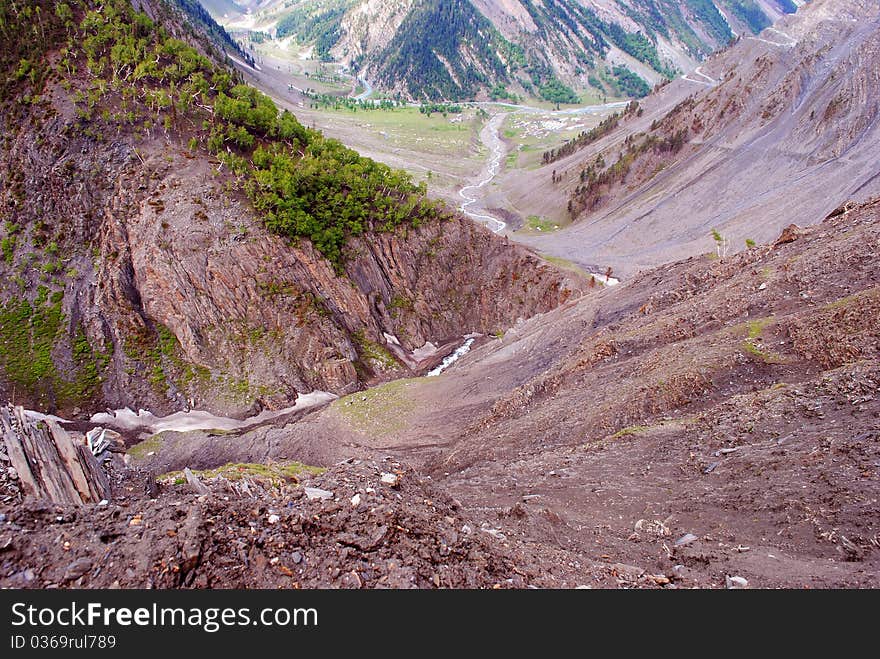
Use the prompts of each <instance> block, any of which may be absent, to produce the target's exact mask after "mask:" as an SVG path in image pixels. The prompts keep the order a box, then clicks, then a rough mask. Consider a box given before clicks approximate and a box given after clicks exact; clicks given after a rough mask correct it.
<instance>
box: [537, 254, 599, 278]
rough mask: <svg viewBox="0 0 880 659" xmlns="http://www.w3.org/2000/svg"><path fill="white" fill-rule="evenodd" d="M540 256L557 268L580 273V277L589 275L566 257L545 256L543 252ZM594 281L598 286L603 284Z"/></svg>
mask: <svg viewBox="0 0 880 659" xmlns="http://www.w3.org/2000/svg"><path fill="white" fill-rule="evenodd" d="M541 258H542V259H544V260H545V261H547V262H548V263H552V264H553V265H555V266H557V267H558V268H562V269H563V270H568V271H569V272H573V273H575V274H577V275H580V276H581V277H584V278H585V279H586V278H587V277H589V276H590V274H589V273H588V272H587V271H586V270H583V269H582V268H581V267H580V266H578V265H576V264H574V263H572V262H571V261H569V260H568V259H563V258H560V257H558V256H547V255H543V254H542V255H541ZM596 283H597V284H599V285H600V286H604V284H602V282H600V281H597V282H596Z"/></svg>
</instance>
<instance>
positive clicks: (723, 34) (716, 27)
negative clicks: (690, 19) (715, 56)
mask: <svg viewBox="0 0 880 659" xmlns="http://www.w3.org/2000/svg"><path fill="white" fill-rule="evenodd" d="M687 7H688V9H690V10H691V12H692V13H693V14H694V16H695V17H696V18H697V20H699V21H700V23H702V24H703V25H705V26H706V28H707V30H708V32H709V35H710V36H711V37H712V38H714V39H715V40H716V41H717V42H719V43H727V42H728V41H730V40H731V39H733V32H731V31H730V26H729V25H728V24H727V21H726V20H725V19H724V16H722V15H721V12H720V11H718V7H717V6H716V5H715V3H714V2H712V0H687Z"/></svg>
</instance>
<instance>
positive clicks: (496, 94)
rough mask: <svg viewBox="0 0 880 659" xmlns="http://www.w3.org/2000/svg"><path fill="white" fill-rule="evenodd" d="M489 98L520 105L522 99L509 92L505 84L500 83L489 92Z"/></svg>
mask: <svg viewBox="0 0 880 659" xmlns="http://www.w3.org/2000/svg"><path fill="white" fill-rule="evenodd" d="M489 98H490V99H491V100H493V101H510V102H511V103H519V101H520V98H519V96H517V95H516V94H514V93H513V92H511V91H508V90H507V87H505V86H504V84H503V83H500V82H499V83H498V84H497V85H495V86H494V87H492V89H490V90H489Z"/></svg>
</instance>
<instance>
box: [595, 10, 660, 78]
mask: <svg viewBox="0 0 880 659" xmlns="http://www.w3.org/2000/svg"><path fill="white" fill-rule="evenodd" d="M604 30H605V33H606V34H607V35H608V38H609V39H610V40H611V41H612V42H613V43H614V45H615V46H617V47H618V48H620V49H621V50H622V51H623V52H625V53H628V54H630V55H632V56H633V57H635V58H636V59H637V60H639V61H640V62H644V63H645V64H647V65H648V66H650V67H651V68H652V69H654V70H655V71H657V72H658V73H661V74H663V75H664V76H665V77H666V78H668V79H670V80H671V79H672V78H674V77H675V76H676V75H677V71H676V70H675V69H674V68H673V67H671V66H669V65H667V64H665V63H663V62H661V61H660V55H659V54H658V53H657V46H656V45H654V43H653V42H652V41H651V40H650V39H648V37H646V36H645V35H644V34H642V33H641V32H627V31H626V30H624V29H623V28H622V27H620V25H618V24H617V23H605V24H604Z"/></svg>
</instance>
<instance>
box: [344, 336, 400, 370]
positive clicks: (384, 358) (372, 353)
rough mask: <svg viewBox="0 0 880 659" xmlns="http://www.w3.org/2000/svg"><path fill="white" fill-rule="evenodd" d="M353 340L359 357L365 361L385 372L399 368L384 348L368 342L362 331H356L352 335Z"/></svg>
mask: <svg viewBox="0 0 880 659" xmlns="http://www.w3.org/2000/svg"><path fill="white" fill-rule="evenodd" d="M354 340H355V341H356V342H357V344H358V346H359V347H360V353H361V356H362V357H363V358H364V359H365V360H367V361H369V362H372V363H373V364H375V365H377V366H380V367H381V368H383V369H386V370H391V369H395V368H397V367H398V366H400V364H398V363H397V360H396V359H394V356H393V355H392V354H391V353H390V352H388V349H387V348H386V347H385V346H383V345H380V344H378V343H373V342H372V341H370V340H369V339H368V338H367V337H366V335H365V334H364V331H363V330H358V331H357V332H355V333H354Z"/></svg>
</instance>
